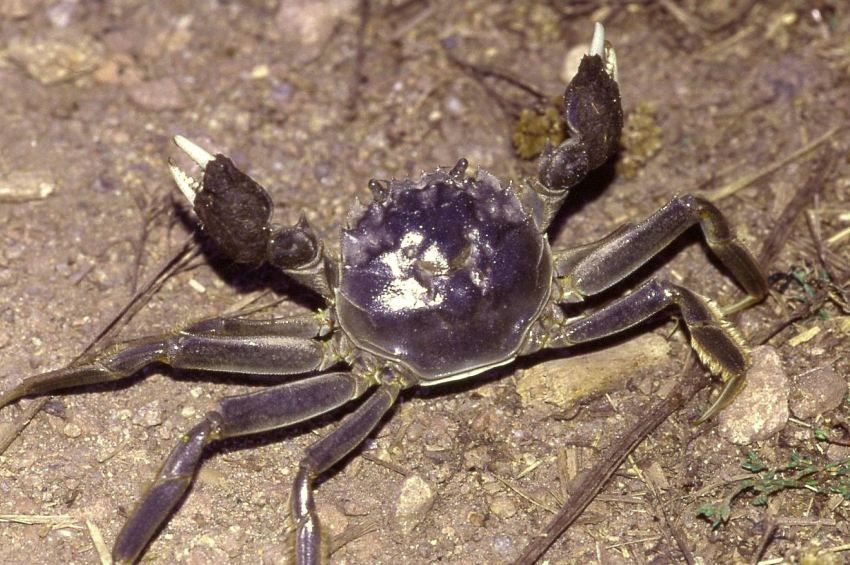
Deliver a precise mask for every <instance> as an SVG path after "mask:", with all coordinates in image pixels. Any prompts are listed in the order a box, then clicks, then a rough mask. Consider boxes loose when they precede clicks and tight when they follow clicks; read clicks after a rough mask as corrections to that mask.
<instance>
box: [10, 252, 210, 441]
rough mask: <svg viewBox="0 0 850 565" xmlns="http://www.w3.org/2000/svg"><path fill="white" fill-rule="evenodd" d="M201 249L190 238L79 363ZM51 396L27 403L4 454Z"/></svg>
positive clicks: (118, 328) (114, 318) (125, 323)
mask: <svg viewBox="0 0 850 565" xmlns="http://www.w3.org/2000/svg"><path fill="white" fill-rule="evenodd" d="M198 252H199V250H198V247H197V245H195V244H194V242H193V241H192V240H191V239H187V240H186V241H185V242H184V244H183V245H182V246H181V248H180V250H179V251H178V252H177V253H175V254H174V256H172V258H171V259H169V261H168V262H167V263H166V264H165V266H164V267H163V268H162V269H160V271H159V272H158V273H157V274H156V275H155V276H154V277H152V278H151V279H150V281H148V283H147V284H146V285H145V287H144V288H143V289H142V290H140V291H138V292H136V293H135V295H134V296H133V298H131V299H130V300H129V301H128V302H127V304H126V305H125V306H124V307H123V308H122V309H121V310H120V311H119V312H118V313H117V314H116V315H115V316H114V317H113V318H112V320H111V321H110V322H109V323H108V324H107V325H106V327H104V329H103V330H102V331H101V332H100V333H99V334H98V335H97V337H95V338H94V339H93V340H92V341H91V343H89V345H88V347H86V349H85V350H84V351H83V352H82V353H81V354H80V355H79V356H78V357H77V360H79V359H80V358H81V357H84V356H85V355H86V354H88V353H89V352H90V351H92V350H93V349H95V348H97V347H98V346H99V345H100V344H102V343H103V342H105V341H107V340H109V339H111V338H112V337H113V336H115V335H116V334H117V333H118V332H119V331H120V330H121V329H122V328H123V327H124V326H126V325H127V323H128V322H129V321H130V320H131V319H132V318H133V316H135V315H136V313H138V312H139V310H141V309H142V308H143V307H144V305H145V304H147V303H148V301H149V300H150V299H151V297H153V295H154V294H156V292H157V291H158V290H159V289H160V288H162V285H163V284H165V281H167V280H168V279H169V278H170V277H171V276H172V275H173V274H174V273H175V272H177V271H179V270H180V269H182V268H183V267H185V266H186V264H187V263H188V262H189V261H191V260H192V259H193V258H194V257H195V256H196V255H197V254H198ZM47 400H48V397H42V398H37V399H35V400H33V401H32V402H30V403H29V404H27V406H26V408H25V409H24V411H23V413H22V414H21V416H20V417H19V418H18V419H17V420H15V422H14V424H13V425H12V427H11V428H9V429H8V430H7V431H6V432H5V433H4V434H2V435H0V455H2V454H3V453H5V451H6V449H8V447H9V446H10V445H11V444H12V442H13V441H15V438H16V437H18V435H20V433H21V432H22V431H23V430H24V429H25V428H26V427H27V425H28V424H29V423H30V421H31V420H32V419H33V418H34V417H35V415H36V414H38V412H39V411H41V409H42V408H43V407H44V405H45V404H46V403H47Z"/></svg>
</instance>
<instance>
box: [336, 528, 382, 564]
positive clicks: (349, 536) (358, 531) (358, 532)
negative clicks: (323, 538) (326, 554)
mask: <svg viewBox="0 0 850 565" xmlns="http://www.w3.org/2000/svg"><path fill="white" fill-rule="evenodd" d="M375 531H378V521H377V520H375V519H368V520H364V521H362V522H360V523H357V524H354V525H352V526H349V527H348V528H346V529H344V530H343V531H342V532H340V533H339V535H336V536H334V537H333V540H332V541H331V550H330V554H331V555H333V554H334V553H336V552H337V551H339V550H340V549H342V548H343V547H345V546H346V545H348V544H349V543H351V542H353V541H354V540H356V539H360V538H362V537H363V536H365V535H366V534H369V533H372V532H375Z"/></svg>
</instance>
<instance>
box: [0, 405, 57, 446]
mask: <svg viewBox="0 0 850 565" xmlns="http://www.w3.org/2000/svg"><path fill="white" fill-rule="evenodd" d="M46 403H47V398H37V399H35V400H33V401H32V402H30V403H29V404H27V407H26V408H24V411H23V413H22V414H21V415H20V416H19V417H18V418H17V419H16V420H15V421H14V422H13V423H12V425H11V426H9V428H7V429H6V431H5V432H4V433H2V434H0V455H3V453H5V452H6V450H7V449H8V448H9V446H10V445H12V442H13V441H15V438H16V437H18V436H19V435H20V434H21V432H23V431H24V430H25V429H26V427H27V426H28V425H29V423H30V422H31V421H32V419H33V418H34V417H35V415H36V414H38V413H39V412H40V411H41V409H42V408H44V405H45V404H46Z"/></svg>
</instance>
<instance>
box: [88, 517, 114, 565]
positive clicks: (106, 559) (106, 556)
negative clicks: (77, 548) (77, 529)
mask: <svg viewBox="0 0 850 565" xmlns="http://www.w3.org/2000/svg"><path fill="white" fill-rule="evenodd" d="M86 527H87V528H88V529H89V537H91V542H92V544H93V545H94V548H95V550H97V556H98V557H99V558H100V563H101V565H112V555H111V554H110V552H109V548H108V547H106V543H105V542H104V541H103V534H102V533H100V528H98V527H97V526H96V525H95V523H94V522H92V521H91V520H86Z"/></svg>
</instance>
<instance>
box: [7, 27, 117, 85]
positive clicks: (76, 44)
mask: <svg viewBox="0 0 850 565" xmlns="http://www.w3.org/2000/svg"><path fill="white" fill-rule="evenodd" d="M102 52H103V48H102V46H101V45H100V44H99V43H98V42H96V41H95V40H94V39H92V38H91V37H89V36H87V35H73V34H56V37H51V38H47V39H33V38H25V39H24V38H15V39H13V40H12V41H10V42H9V46H8V49H7V53H8V56H9V58H10V59H12V60H13V61H15V62H17V63H19V64H20V65H21V66H23V68H24V69H25V70H26V72H27V74H29V75H30V76H31V77H32V78H34V79H35V80H37V81H38V82H40V83H41V84H44V85H50V84H56V83H59V82H65V81H69V80H73V79H75V78H77V77H80V76H82V75H85V74H88V73H90V72H92V71H94V70H95V69H96V68H97V67H99V66H100V63H101V57H102Z"/></svg>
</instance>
